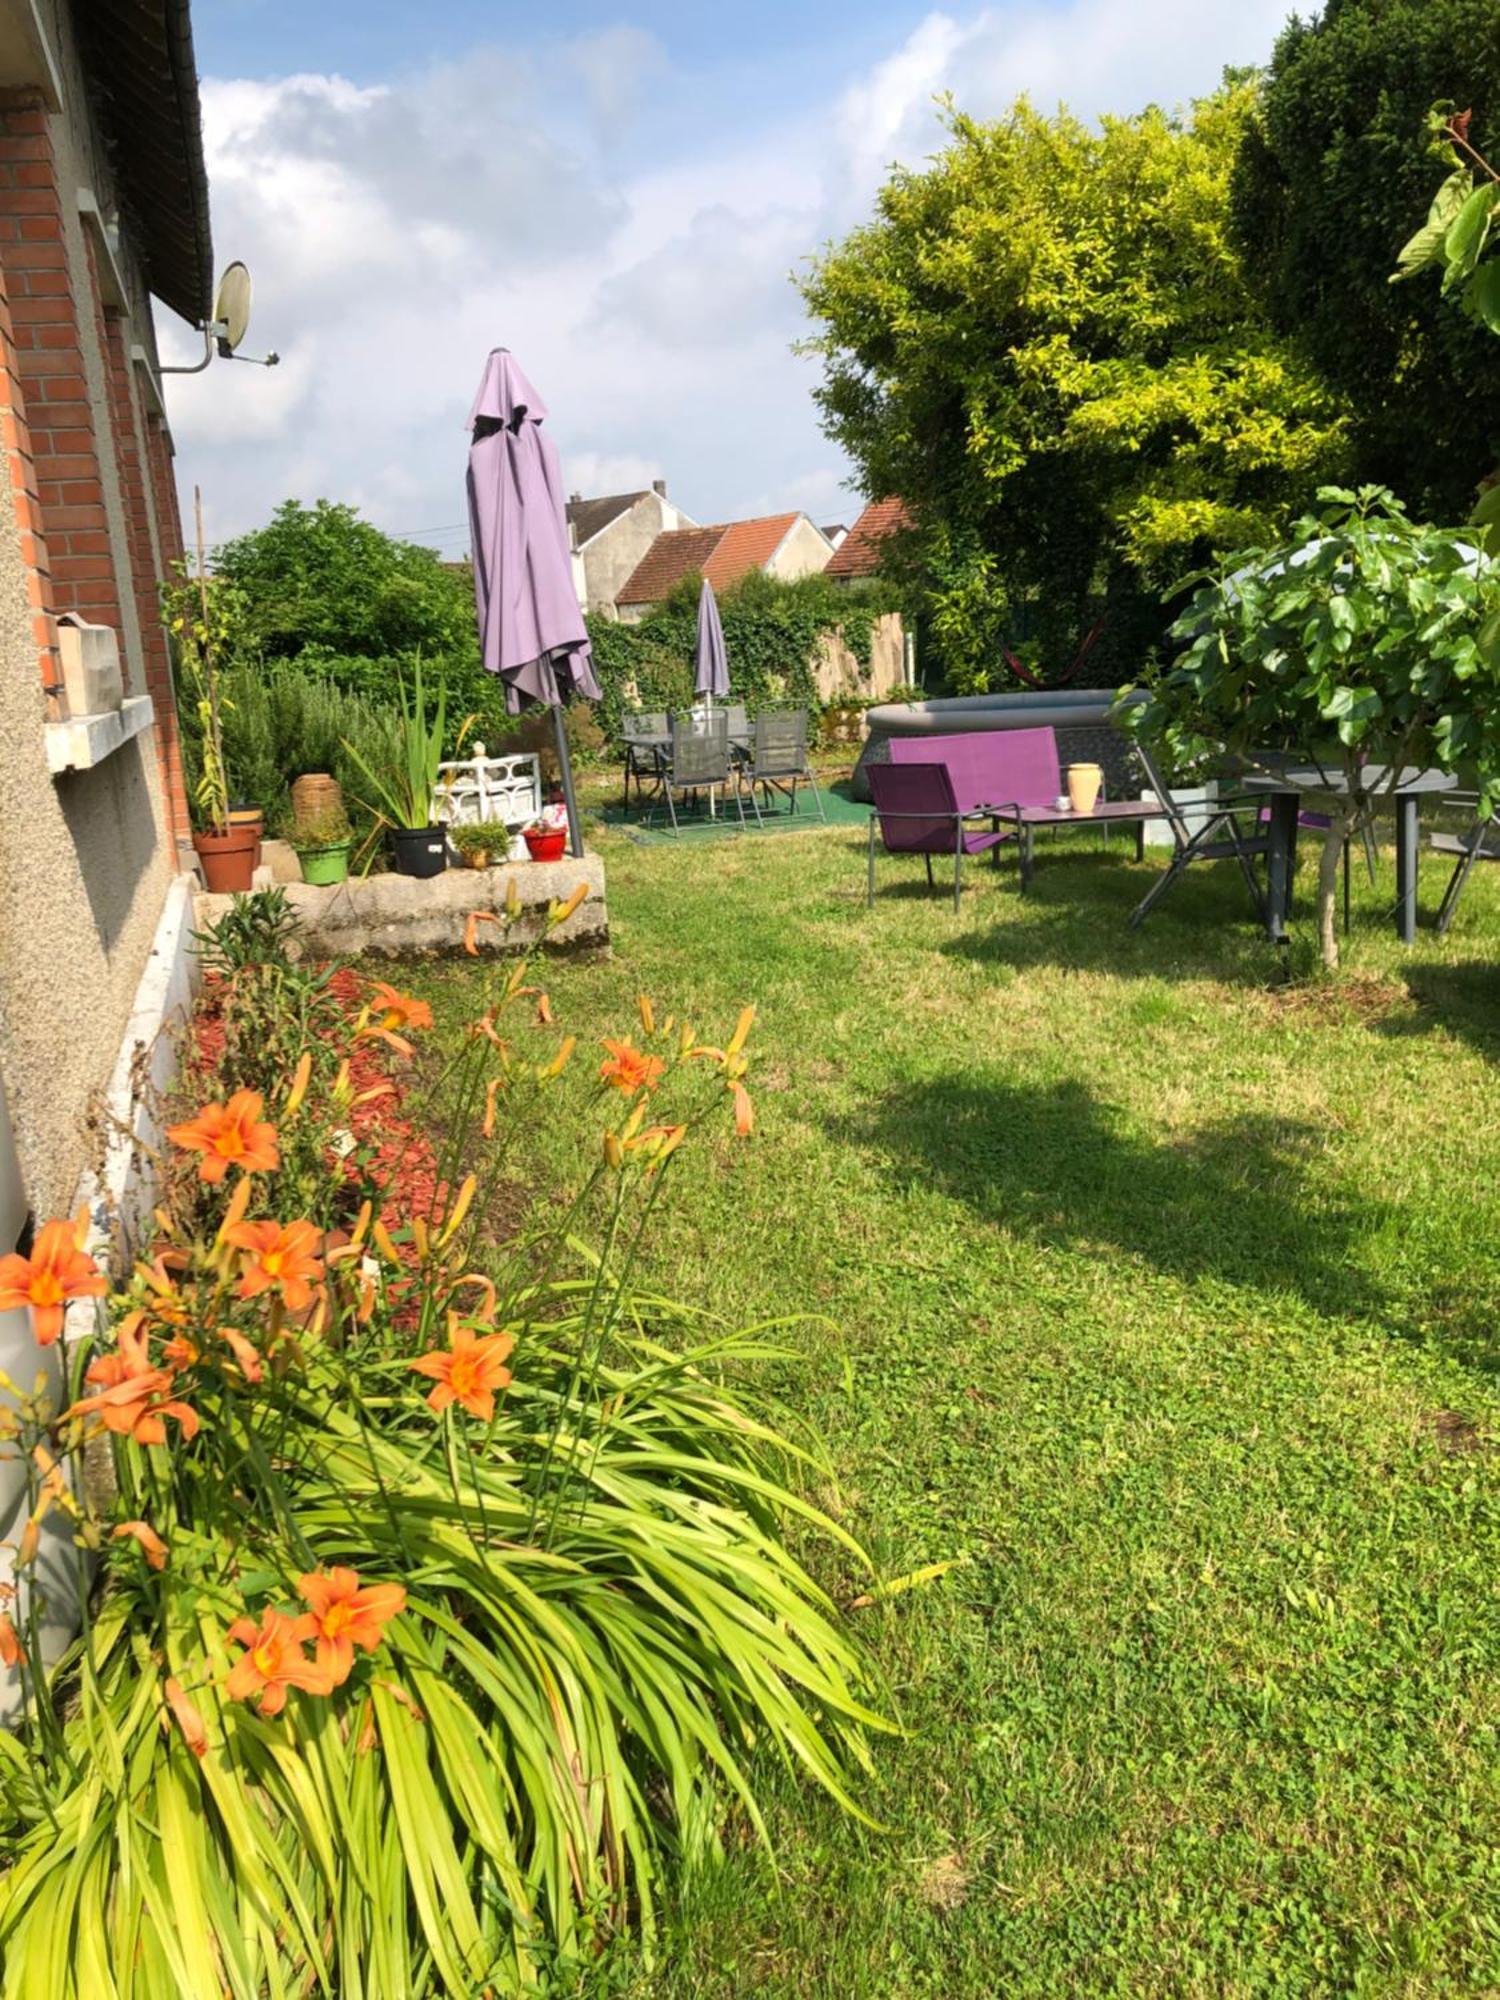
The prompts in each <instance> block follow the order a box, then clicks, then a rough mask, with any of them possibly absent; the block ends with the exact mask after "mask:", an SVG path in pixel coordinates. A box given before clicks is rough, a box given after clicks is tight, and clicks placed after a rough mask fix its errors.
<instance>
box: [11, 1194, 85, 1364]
mask: <svg viewBox="0 0 1500 2000" xmlns="http://www.w3.org/2000/svg"><path fill="white" fill-rule="evenodd" d="M85 1226H86V1219H85V1218H84V1217H83V1216H80V1217H79V1219H78V1221H77V1222H48V1223H46V1224H44V1225H43V1227H42V1228H41V1230H40V1231H39V1232H38V1234H37V1239H36V1241H35V1243H33V1244H32V1246H31V1255H30V1256H29V1257H23V1256H21V1255H20V1253H19V1252H13V1253H12V1254H11V1255H10V1256H8V1257H0V1312H8V1311H10V1310H11V1309H12V1308H13V1307H15V1306H29V1307H30V1308H31V1330H32V1332H33V1333H34V1334H35V1336H36V1341H37V1345H38V1346H39V1347H50V1346H51V1345H52V1343H53V1341H54V1340H56V1338H57V1336H58V1335H59V1334H60V1333H61V1332H62V1324H63V1307H64V1306H65V1305H66V1304H67V1303H68V1301H69V1300H70V1299H98V1298H102V1297H103V1296H104V1294H105V1292H107V1291H108V1290H109V1283H108V1280H107V1279H106V1278H105V1277H104V1276H103V1274H102V1273H101V1271H100V1269H99V1266H98V1265H97V1264H96V1263H95V1262H94V1260H93V1258H92V1257H90V1256H89V1255H88V1254H87V1252H86V1251H85V1250H84V1248H83V1239H84V1229H85Z"/></svg>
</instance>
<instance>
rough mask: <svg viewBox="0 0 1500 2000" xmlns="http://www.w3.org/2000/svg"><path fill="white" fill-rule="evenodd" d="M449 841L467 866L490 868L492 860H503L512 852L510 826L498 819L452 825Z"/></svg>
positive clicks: (449, 830) (449, 831)
mask: <svg viewBox="0 0 1500 2000" xmlns="http://www.w3.org/2000/svg"><path fill="white" fill-rule="evenodd" d="M448 843H449V845H450V846H451V847H452V848H453V849H454V850H455V852H456V853H457V854H458V855H459V856H460V857H461V859H462V861H463V863H464V866H465V867H466V868H488V867H489V866H490V864H491V862H494V861H503V860H504V859H505V857H506V855H507V854H508V853H509V852H510V828H509V827H508V826H506V825H505V823H504V822H503V821H502V820H497V819H486V820H480V821H479V822H478V823H477V824H473V823H471V824H469V825H465V826H450V827H449V829H448Z"/></svg>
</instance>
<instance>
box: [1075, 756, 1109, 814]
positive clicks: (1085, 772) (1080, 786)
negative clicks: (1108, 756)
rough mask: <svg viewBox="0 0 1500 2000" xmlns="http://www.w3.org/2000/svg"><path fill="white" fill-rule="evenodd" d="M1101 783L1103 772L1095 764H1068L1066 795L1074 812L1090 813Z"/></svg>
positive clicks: (1102, 781)
mask: <svg viewBox="0 0 1500 2000" xmlns="http://www.w3.org/2000/svg"><path fill="white" fill-rule="evenodd" d="M1103 783H1104V773H1103V772H1102V771H1101V770H1100V768H1099V766H1098V765H1097V764H1070V765H1069V766H1068V797H1069V798H1070V799H1071V800H1072V801H1073V810H1074V812H1076V813H1091V812H1092V811H1093V810H1094V802H1095V800H1096V799H1097V798H1098V796H1099V787H1100V786H1101V785H1102V784H1103Z"/></svg>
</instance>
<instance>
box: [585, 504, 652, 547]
mask: <svg viewBox="0 0 1500 2000" xmlns="http://www.w3.org/2000/svg"><path fill="white" fill-rule="evenodd" d="M647 497H648V496H647V494H646V493H645V492H644V491H642V492H640V493H610V494H607V495H606V496H605V497H604V498H603V499H602V500H570V501H569V502H568V525H569V527H571V528H576V529H577V530H578V546H579V548H582V547H583V545H584V543H585V542H591V541H592V540H593V539H594V537H595V535H598V534H602V533H603V531H604V530H605V529H606V528H607V527H608V526H609V524H610V522H611V521H618V520H619V518H620V516H621V515H622V514H628V513H629V512H630V510H631V508H632V507H633V506H634V505H635V503H636V502H637V500H644V499H646V498H647Z"/></svg>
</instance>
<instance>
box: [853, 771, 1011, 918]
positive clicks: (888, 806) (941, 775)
mask: <svg viewBox="0 0 1500 2000" xmlns="http://www.w3.org/2000/svg"><path fill="white" fill-rule="evenodd" d="M870 792H871V795H872V797H873V798H874V800H875V810H874V812H872V813H871V815H870V866H869V880H868V886H867V890H866V898H865V900H866V902H867V903H868V904H869V905H870V906H872V907H873V905H874V902H875V833H876V829H877V827H878V828H879V831H880V838H881V840H882V841H883V842H884V844H885V851H886V853H887V854H920V855H921V856H922V858H923V860H924V861H925V862H926V863H927V880H928V881H929V882H931V881H932V857H933V855H934V854H951V855H952V856H953V907H954V909H955V910H956V909H958V907H959V900H960V898H961V896H962V894H963V867H964V856H965V855H966V854H983V853H984V852H985V851H986V850H987V849H988V848H991V847H993V848H996V849H997V850H998V848H999V845H1000V843H1001V841H1002V840H1006V839H1008V838H1009V836H1008V835H1007V834H1006V833H1004V832H1003V831H1002V830H1001V829H1000V828H999V827H969V826H966V825H965V824H964V816H963V814H962V813H961V812H960V810H959V806H958V800H957V799H956V798H955V797H954V793H953V780H952V778H951V777H950V776H949V775H948V769H947V766H946V765H943V764H874V765H872V766H871V767H870ZM995 859H996V861H998V860H999V859H1000V856H999V854H998V852H997V853H996V856H995Z"/></svg>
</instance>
